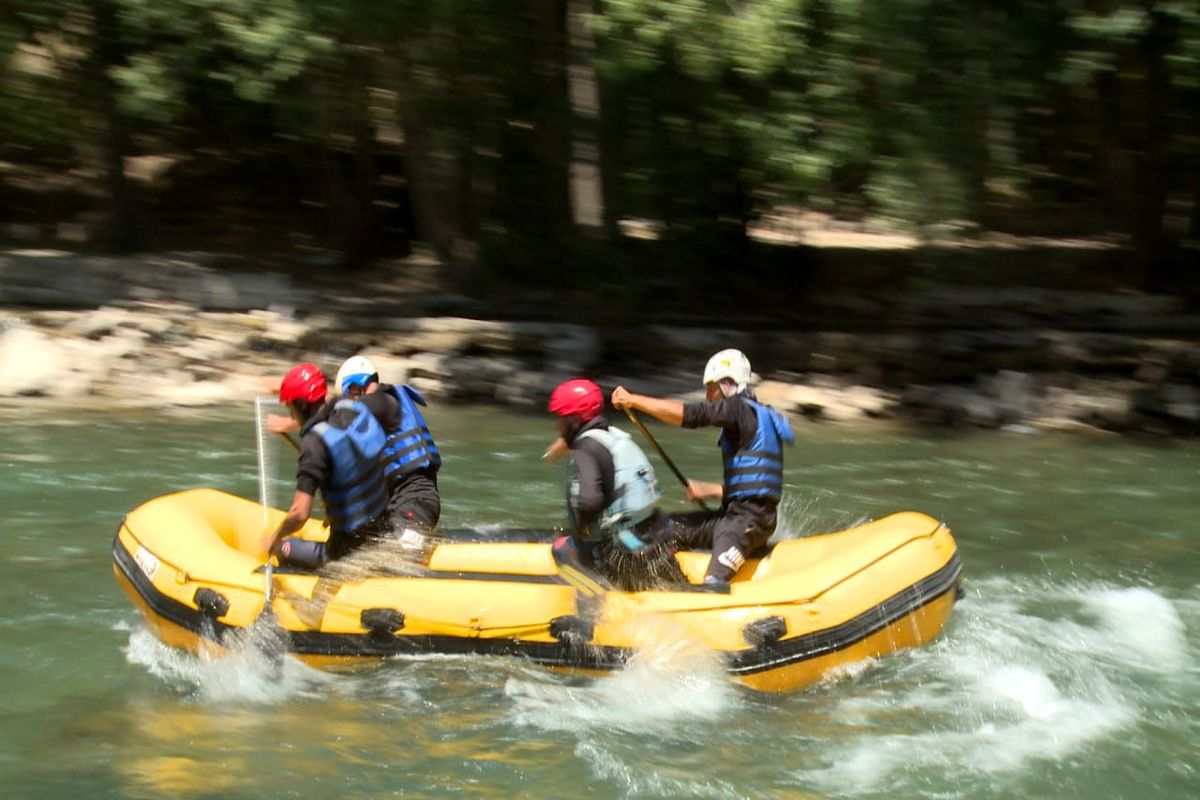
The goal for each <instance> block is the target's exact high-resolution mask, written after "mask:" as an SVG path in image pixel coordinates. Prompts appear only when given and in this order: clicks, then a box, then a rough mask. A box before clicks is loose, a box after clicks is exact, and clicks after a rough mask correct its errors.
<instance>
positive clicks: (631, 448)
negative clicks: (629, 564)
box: [572, 427, 662, 550]
mask: <svg viewBox="0 0 1200 800" xmlns="http://www.w3.org/2000/svg"><path fill="white" fill-rule="evenodd" d="M584 437H586V438H589V439H595V440H596V441H597V442H599V443H600V444H602V445H604V449H605V450H607V451H608V452H609V454H610V455H611V456H612V460H613V499H612V502H611V503H609V505H608V506H607V507H606V508H605V509H604V511H603V512H601V515H600V520H599V526H600V531H601V532H602V533H603V534H605V535H606V536H615V537H617V538H618V539H620V540H621V542H622V543H623V544H624V545H625V546H626V547H627V548H629V549H631V550H636V549H638V548H639V547H641V546H642V543H641V541H640V540H639V539H638V538H637V537H636V536H635V535H634V533H633V528H634V526H635V525H637V524H638V523H640V522H643V521H645V520H646V519H647V518H649V517H650V515H652V514H653V513H654V510H655V509H656V508H657V507H658V500H659V498H660V497H662V492H660V491H659V489H658V481H657V480H656V479H655V477H654V467H652V466H650V462H649V461H648V460H646V454H645V453H643V452H642V450H641V448H640V447H638V446H637V445H636V444H634V442H633V439H631V438H630V437H629V434H627V433H625V431H623V430H621V429H620V428H611V427H610V428H609V429H608V430H604V429H603V428H592V429H590V430H586V431H583V432H582V433H580V434H579V435H578V437H577V438H580V439H582V438H584ZM578 480H579V479H578V477H577V476H573V477H572V497H573V498H574V497H578V495H579V491H578Z"/></svg>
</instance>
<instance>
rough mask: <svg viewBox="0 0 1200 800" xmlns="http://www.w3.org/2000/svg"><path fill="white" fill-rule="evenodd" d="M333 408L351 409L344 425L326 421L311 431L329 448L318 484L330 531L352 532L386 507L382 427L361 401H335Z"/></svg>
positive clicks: (335, 409) (340, 409) (339, 409)
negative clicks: (327, 467)
mask: <svg viewBox="0 0 1200 800" xmlns="http://www.w3.org/2000/svg"><path fill="white" fill-rule="evenodd" d="M333 408H334V411H343V410H352V411H353V412H354V418H353V419H352V420H350V422H349V423H348V424H347V425H346V426H345V427H341V426H340V425H334V424H332V423H330V422H329V421H328V420H326V421H324V422H318V423H317V424H316V425H314V426H313V431H314V432H315V433H316V434H317V435H318V436H320V437H321V441H322V442H324V444H325V449H326V450H327V451H329V461H330V470H329V478H328V479H327V480H326V483H325V485H324V486H322V487H321V495H322V496H323V497H324V499H325V513H326V515H327V516H328V517H329V526H330V528H331V529H332V530H334V531H338V532H343V533H353V532H354V531H355V530H357V529H358V528H360V527H362V526H363V525H365V524H366V523H368V522H370V521H371V520H373V519H375V518H376V517H378V516H379V515H380V514H383V513H384V512H385V511H386V510H387V484H386V483H385V481H384V478H383V464H382V462H381V460H380V455H381V454H382V453H383V444H384V439H385V436H384V433H383V426H382V425H380V424H379V421H378V420H376V419H375V415H374V414H372V413H371V412H370V410H369V409H368V408H367V407H366V406H365V405H363V404H362V403H359V402H355V401H353V400H339V401H338V402H337V404H336V405H335V406H334V407H333Z"/></svg>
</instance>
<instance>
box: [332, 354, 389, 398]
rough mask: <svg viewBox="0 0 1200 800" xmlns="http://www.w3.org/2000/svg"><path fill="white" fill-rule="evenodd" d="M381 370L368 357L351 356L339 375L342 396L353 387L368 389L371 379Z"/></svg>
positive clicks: (338, 383)
mask: <svg viewBox="0 0 1200 800" xmlns="http://www.w3.org/2000/svg"><path fill="white" fill-rule="evenodd" d="M378 372H379V370H377V369H375V365H374V364H372V363H371V359H369V358H367V357H366V356H350V358H347V359H346V360H345V361H344V362H343V363H342V366H341V368H340V369H339V370H338V374H337V390H338V391H339V392H341V393H342V394H345V393H346V390H347V389H349V388H350V387H351V386H360V387H362V388H364V389H365V388H366V386H367V384H368V383H369V382H370V380H371V377H372V376H373V375H376V374H377V373H378Z"/></svg>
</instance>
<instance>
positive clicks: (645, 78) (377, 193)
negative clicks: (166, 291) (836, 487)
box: [0, 0, 1200, 424]
mask: <svg viewBox="0 0 1200 800" xmlns="http://www.w3.org/2000/svg"><path fill="white" fill-rule="evenodd" d="M0 65H2V72H0V247H2V248H6V249H7V250H8V251H9V253H10V256H11V254H12V253H14V252H27V251H30V250H32V249H35V248H43V249H45V248H53V249H56V250H59V251H67V252H69V253H70V254H73V255H89V254H126V255H129V254H133V255H135V256H136V255H137V254H146V253H160V254H161V253H164V252H169V253H192V254H195V253H200V252H202V253H203V254H204V256H203V261H204V263H205V264H207V265H210V266H215V267H217V268H218V269H230V270H237V271H243V272H244V271H251V272H254V271H260V272H264V273H266V272H270V273H272V274H274V273H285V274H286V275H287V276H288V279H289V280H291V281H293V282H294V284H296V285H301V286H306V287H310V288H315V289H317V290H319V291H327V292H328V293H329V294H330V295H333V294H335V293H338V292H341V293H343V294H344V293H347V292H348V293H354V292H358V294H359V295H360V296H361V297H360V299H361V300H362V301H363V302H366V301H369V300H372V299H381V298H382V297H383V296H384V294H386V292H387V290H388V288H389V287H390V288H391V289H396V290H400V289H403V288H405V287H407V288H409V289H413V288H423V289H429V290H430V291H442V292H449V293H452V294H453V295H454V296H455V297H458V298H469V299H471V300H473V301H474V304H471V303H469V302H468V303H459V304H458V305H452V306H447V307H446V310H447V311H448V312H451V313H454V314H457V315H458V316H475V317H478V318H491V319H504V318H509V319H548V320H559V321H567V322H571V321H576V322H583V323H586V324H589V325H607V326H620V325H630V324H641V323H646V322H655V321H665V322H670V323H672V324H684V325H694V326H697V327H703V326H708V327H709V328H715V327H718V326H720V327H723V328H729V329H742V330H745V329H753V328H771V329H780V328H785V329H790V330H805V329H807V330H829V329H832V328H836V329H840V330H851V331H854V330H859V331H861V330H901V331H907V330H912V329H913V326H914V325H916V326H918V327H919V326H928V325H938V324H943V325H947V326H952V327H968V328H970V327H987V326H991V325H994V324H1000V325H1001V326H1002V327H1003V326H1007V327H1009V328H1012V329H1016V330H1024V329H1029V328H1030V321H1029V317H1028V315H1026V313H1025V312H1026V311H1028V308H1025V307H1022V309H1020V311H1021V313H1020V314H1018V315H1016V316H1013V315H1009V317H1005V316H1004V313H1003V312H1004V309H1000V312H1001V313H999V314H997V313H991V314H989V313H988V312H989V309H988V308H986V306H987V302H986V301H987V298H988V295H986V292H989V291H992V290H998V289H1004V290H1010V289H1019V290H1021V291H1024V290H1027V289H1028V290H1030V291H1033V290H1034V289H1041V290H1052V291H1063V290H1065V291H1068V292H1074V293H1076V294H1075V298H1074V300H1072V299H1070V298H1068V300H1067V301H1065V302H1064V304H1062V305H1061V306H1058V305H1055V304H1054V303H1052V302H1050V301H1047V300H1046V297H1047V295H1045V294H1037V295H1028V296H1030V297H1034V301H1033V302H1034V304H1035V305H1036V306H1037V309H1036V313H1037V314H1040V315H1041V316H1040V317H1039V318H1038V319H1037V322H1038V324H1046V325H1058V326H1065V327H1066V328H1074V329H1077V330H1078V329H1085V330H1090V331H1105V330H1109V331H1111V330H1113V329H1114V328H1113V325H1112V324H1111V322H1112V315H1111V313H1109V312H1111V311H1112V309H1111V308H1109V307H1108V305H1107V304H1108V301H1107V300H1099V301H1097V300H1096V299H1095V297H1096V296H1094V295H1088V296H1087V297H1085V298H1084V299H1083V300H1080V299H1079V293H1081V292H1087V291H1092V292H1101V293H1106V294H1107V295H1110V296H1111V295H1121V296H1126V297H1135V296H1147V295H1153V296H1154V297H1157V298H1162V297H1163V296H1170V297H1171V298H1172V299H1171V300H1170V301H1169V302H1160V301H1157V300H1156V301H1154V302H1151V303H1149V304H1148V305H1142V306H1138V307H1136V308H1135V310H1134V311H1133V312H1132V313H1133V316H1135V317H1137V318H1136V319H1128V318H1127V319H1124V320H1123V321H1119V322H1118V323H1117V325H1116V327H1117V328H1118V329H1120V331H1121V332H1122V333H1129V332H1133V333H1134V334H1135V335H1136V336H1138V337H1142V338H1146V337H1150V336H1154V335H1156V334H1162V333H1170V334H1171V335H1172V336H1174V337H1175V339H1174V340H1173V341H1172V342H1171V347H1172V348H1173V349H1172V350H1171V354H1168V355H1166V356H1163V355H1162V354H1161V350H1162V348H1158V349H1157V350H1156V351H1155V353H1156V354H1155V355H1153V356H1146V355H1145V354H1144V353H1145V351H1142V350H1139V351H1137V354H1135V355H1134V356H1133V357H1131V358H1126V356H1125V355H1122V356H1121V358H1122V359H1124V361H1123V362H1122V363H1121V364H1120V365H1119V366H1118V367H1116V369H1117V370H1118V371H1119V372H1120V375H1121V376H1124V377H1129V376H1135V377H1137V379H1138V380H1139V381H1142V382H1143V383H1144V382H1145V381H1146V380H1150V382H1151V383H1153V384H1154V385H1155V387H1156V391H1157V389H1158V388H1159V387H1160V385H1165V384H1164V382H1175V383H1180V382H1182V383H1186V384H1189V385H1193V386H1194V385H1197V384H1200V366H1197V365H1196V364H1195V363H1193V362H1196V361H1197V359H1196V358H1195V357H1194V356H1195V350H1196V347H1195V345H1196V341H1197V339H1198V338H1200V323H1198V319H1200V318H1198V317H1197V316H1196V315H1195V312H1196V309H1197V300H1198V299H1200V268H1198V266H1197V264H1198V260H1197V254H1198V252H1200V4H1197V3H1196V2H1194V0H1140V2H1135V1H1134V0H1013V2H1009V3H1002V4H1001V3H994V2H979V1H973V0H953V2H948V1H947V0H903V1H902V2H896V1H895V0H889V1H888V2H876V1H875V0H719V1H718V0H678V1H677V2H658V1H656V0H525V1H523V2H522V1H521V0H512V1H511V2H492V1H490V0H424V1H420V2H418V1H417V0H376V1H375V2H369V3H366V2H350V3H333V2H329V0H241V1H240V2H227V1H225V0H10V2H7V3H5V4H3V6H2V7H0ZM5 263H6V264H7V265H8V266H7V267H6V268H7V269H8V270H9V271H8V272H6V273H5V274H6V275H8V277H7V278H6V282H7V283H9V285H10V291H9V294H10V295H12V296H11V297H9V298H8V299H7V300H5V301H4V302H7V303H9V304H12V303H24V302H27V301H26V299H25V298H27V297H29V296H32V295H34V294H36V292H32V293H31V292H30V291H24V290H22V291H24V294H20V293H16V292H15V291H14V290H11V287H15V286H16V285H17V283H19V282H21V281H23V282H24V284H23V285H26V288H27V284H28V283H29V282H30V281H33V282H37V281H39V280H41V281H43V282H45V283H54V282H56V281H57V282H59V283H63V282H64V281H66V280H67V279H66V278H65V277H64V276H65V275H68V274H69V272H68V271H65V270H63V271H59V272H56V271H55V269H57V268H55V269H51V268H50V267H48V266H44V265H43V266H36V265H35V266H34V267H29V265H28V262H24V261H21V262H18V261H15V260H13V258H11V257H8V261H6V262H5ZM46 263H48V262H46ZM114 263H130V262H114ZM14 265H16V266H14ZM406 265H407V266H406ZM417 265H420V266H419V268H418V266H417ZM430 265H432V267H431V266H430ZM410 267H411V268H410ZM14 276H16V277H14ZM31 276H32V277H31ZM39 276H42V277H39ZM18 279H19V280H18ZM139 280H145V276H144V275H140V274H138V273H136V272H131V274H130V275H129V281H131V282H136V281H139ZM381 286H383V288H381ZM945 286H956V287H963V286H965V287H971V288H974V289H978V290H983V291H984V292H985V296H984V299H983V300H980V298H979V296H978V295H976V296H972V297H971V298H969V301H968V302H966V304H965V305H963V304H962V303H961V302H958V301H956V300H954V299H953V298H954V297H955V296H950V295H943V296H942V299H944V298H945V297H951V299H950V300H949V301H947V302H941V299H938V298H935V300H934V301H930V300H929V299H928V298H926V299H925V300H924V301H922V302H920V303H917V304H916V306H914V305H913V304H912V303H908V304H907V305H905V303H904V302H903V298H904V297H905V296H911V293H912V292H920V291H922V290H923V289H926V288H929V287H945ZM0 294H3V287H0ZM14 297H15V298H16V299H13V298H14ZM956 297H958V298H959V299H960V300H961V298H962V295H958V296H956ZM991 297H992V298H994V299H995V302H996V303H1000V304H1003V302H1010V303H1011V302H1013V297H1014V295H1012V294H1011V293H1010V294H1004V293H1003V292H997V293H996V294H994V295H991ZM831 298H832V299H831ZM1005 298H1007V300H1005ZM1016 302H1018V303H1019V302H1020V301H1016ZM956 304H957V306H958V307H957V309H956V308H955V306H956ZM1026 305H1028V303H1027V304H1026ZM901 306H904V310H903V311H902V312H896V311H895V309H896V308H899V307H901ZM1098 306H1099V307H1098ZM431 308H434V310H435V311H436V308H435V307H434V306H431V305H430V304H429V303H426V304H425V305H423V306H420V309H419V310H418V311H416V312H413V311H411V309H410V311H409V312H406V311H405V310H404V308H403V307H401V306H397V307H395V308H394V309H393V310H394V311H395V312H396V313H399V314H404V313H414V314H419V313H425V314H428V313H430V309H431ZM914 308H916V309H917V310H915V311H914ZM1072 309H1074V312H1073V311H1072ZM1080 309H1082V311H1080ZM991 311H993V312H994V311H996V309H991ZM1072 313H1074V314H1075V315H1076V317H1080V316H1082V318H1083V319H1075V320H1074V321H1072V320H1071V319H1070V317H1071V315H1072ZM1023 315H1024V316H1023ZM1106 315H1107V316H1106ZM1118 316H1119V315H1118ZM1127 316H1128V315H1127ZM1005 320H1007V322H1006V321H1005ZM1097 320H1100V323H1101V324H1100V325H1099V327H1097V326H1096V323H1097ZM1106 326H1107V327H1106ZM1168 329H1169V330H1168ZM97 336H99V334H96V335H95V336H93V338H97ZM651 338H653V337H651ZM705 341H706V343H707V340H705ZM367 344H369V343H367ZM1042 344H1044V342H1042ZM1093 344H1094V342H1093ZM1085 345H1086V346H1085V349H1089V348H1090V349H1091V350H1092V351H1094V350H1095V348H1094V347H1091V345H1087V343H1085ZM1102 345H1103V347H1107V348H1108V350H1110V351H1111V350H1112V349H1113V347H1112V346H1110V345H1109V344H1105V343H1102ZM1006 346H1007V345H1006ZM1040 346H1042V345H1039V344H1038V343H1037V342H1034V343H1033V344H1031V345H1026V344H1020V345H1019V346H1017V345H1014V346H1013V347H1019V348H1024V349H1025V350H1026V351H1028V350H1030V349H1036V348H1037V347H1040ZM1072 346H1074V345H1072ZM1132 347H1133V346H1132V345H1130V346H1128V347H1127V346H1126V345H1124V344H1122V345H1121V348H1123V352H1124V350H1130V349H1131V348H1132ZM955 348H957V350H955ZM795 349H796V348H794V347H791V346H790V345H789V346H788V347H780V348H777V350H778V351H779V352H791V351H794V350H795ZM825 349H826V350H828V349H829V348H828V347H826V348H825ZM847 349H853V347H852V346H849V345H848V346H847ZM950 349H951V350H954V351H955V352H961V353H962V358H949V359H947V358H946V357H943V356H942V355H939V356H938V358H937V359H936V363H933V364H931V365H928V367H927V368H926V366H922V369H921V370H917V371H915V372H914V371H913V370H910V371H909V372H908V373H905V374H904V375H901V376H899V377H898V378H896V381H895V382H899V383H904V382H909V383H911V382H912V381H913V380H915V379H916V378H914V375H916V377H919V378H920V379H922V380H927V379H928V380H943V379H950V380H963V379H969V378H970V376H971V375H972V374H974V373H963V371H962V370H961V369H958V371H957V372H955V370H953V369H952V370H951V372H954V373H955V374H954V375H949V376H947V374H945V370H946V369H947V368H949V367H961V364H958V365H955V364H952V363H951V362H953V361H955V360H958V361H963V360H966V361H979V359H978V352H977V351H978V348H977V347H974V345H969V346H967V347H966V349H965V350H964V347H963V346H961V345H960V344H954V345H953V347H951V348H950ZM1102 349H1103V348H1102ZM922 350H928V348H927V347H926V345H925V344H924V343H923V342H921V341H917V342H915V343H910V346H909V347H908V351H907V352H908V355H906V356H905V358H906V359H907V360H908V361H910V362H911V361H913V360H914V359H915V358H917V357H918V356H919V355H920V354H921V351H922ZM1012 351H1013V350H1012V347H1009V348H1008V350H1006V351H1005V352H1008V353H1011V352H1012ZM1177 351H1182V352H1185V353H1187V352H1190V353H1191V354H1192V355H1191V356H1189V357H1187V358H1184V359H1183V360H1182V361H1180V360H1179V359H1178V358H1177V357H1176V355H1174V353H1176V352H1177ZM993 355H995V354H993ZM694 357H695V354H692V353H688V354H687V358H694ZM1102 357H1103V358H1108V356H1107V355H1104V356H1102ZM1089 358H1090V356H1089ZM1148 359H1151V360H1153V359H1157V360H1160V361H1161V360H1163V359H1167V360H1171V361H1172V364H1170V365H1168V367H1166V368H1165V370H1166V371H1165V372H1164V371H1163V370H1159V372H1160V373H1161V374H1155V375H1151V376H1150V377H1149V378H1147V377H1146V375H1145V371H1144V370H1143V371H1142V372H1140V373H1139V372H1138V370H1139V368H1140V367H1141V366H1144V364H1139V363H1127V362H1145V361H1146V360H1148ZM601 360H603V356H602V357H601ZM794 360H795V359H793V361H794ZM1018 360H1019V359H1018ZM1086 360H1087V359H1084V361H1086ZM992 361H993V363H990V364H977V365H976V366H977V367H978V369H977V370H975V372H981V371H985V370H992V369H994V368H995V367H996V366H997V365H996V364H995V363H994V362H995V358H993V360H992ZM1003 361H1005V362H1012V361H1013V358H1012V357H1011V356H1009V355H1006V356H1004V359H1003ZM1077 361H1078V359H1077ZM1109 362H1111V359H1109ZM1176 362H1178V363H1176ZM757 363H759V362H758V361H756V364H757ZM814 363H815V362H814ZM1180 364H1182V366H1180ZM764 365H765V366H766V367H768V368H770V367H773V366H774V367H778V368H787V369H792V368H798V369H810V368H815V367H813V366H812V364H810V363H808V362H806V363H804V364H802V365H800V366H799V367H795V365H794V364H785V363H782V361H781V362H780V363H779V364H772V363H771V359H770V358H768V359H767V360H766V361H765V362H764ZM939 365H941V366H939ZM999 366H1001V367H1002V368H1003V366H1004V364H1000V365H999ZM1027 366H1028V368H1029V369H1030V370H1034V371H1036V370H1039V369H1043V368H1047V369H1051V368H1053V369H1059V371H1060V372H1061V371H1062V370H1063V369H1067V370H1068V371H1070V370H1076V371H1077V370H1078V369H1081V368H1082V369H1089V368H1090V367H1087V365H1086V364H1085V365H1084V366H1083V367H1080V366H1079V364H1078V363H1077V362H1071V363H1070V364H1068V365H1067V366H1066V367H1062V365H1058V366H1055V365H1050V366H1049V367H1047V366H1046V365H1043V364H1034V363H1029V364H1028V365H1027ZM1112 367H1113V365H1112V364H1111V363H1106V365H1105V366H1104V367H1103V369H1105V370H1108V369H1110V368H1112ZM1018 368H1024V367H1023V366H1019V367H1018ZM917 373H920V374H919V375H918V374H917ZM959 373H963V374H959ZM1193 373H1194V374H1193ZM873 374H876V375H878V371H876V373H873ZM956 376H957V377H956ZM860 382H861V381H860ZM1168 388H1169V387H1168ZM1172 391H1174V390H1172ZM1189 392H1190V394H1188V397H1191V396H1192V394H1195V392H1194V391H1192V390H1190V389H1189ZM1189 403H1190V405H1189V406H1188V408H1189V409H1190V408H1191V405H1196V406H1197V408H1196V414H1195V416H1196V417H1197V424H1200V399H1197V402H1196V403H1192V402H1191V401H1189ZM1190 414H1191V412H1190V411H1189V419H1190ZM1189 424H1191V423H1189Z"/></svg>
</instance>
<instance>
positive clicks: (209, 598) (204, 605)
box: [192, 586, 229, 620]
mask: <svg viewBox="0 0 1200 800" xmlns="http://www.w3.org/2000/svg"><path fill="white" fill-rule="evenodd" d="M192 602H194V603H195V604H196V608H197V609H199V610H200V614H201V616H204V617H207V618H208V619H211V620H216V619H217V618H218V617H223V616H225V615H226V614H227V613H228V612H229V598H228V597H226V596H225V595H223V594H221V593H220V592H218V591H216V590H214V589H209V588H208V587H207V586H201V587H200V588H199V589H197V590H196V593H195V594H194V595H192Z"/></svg>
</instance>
